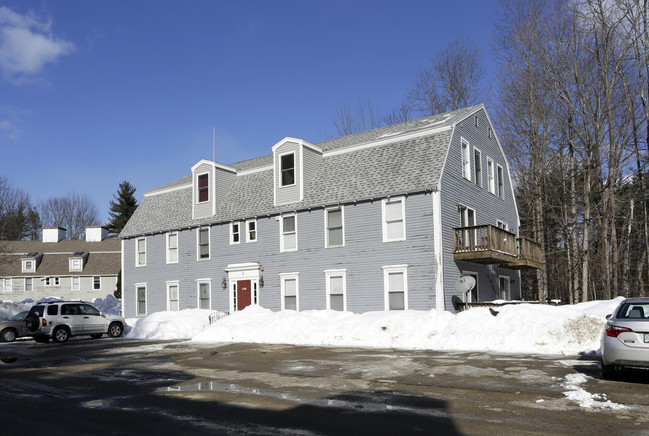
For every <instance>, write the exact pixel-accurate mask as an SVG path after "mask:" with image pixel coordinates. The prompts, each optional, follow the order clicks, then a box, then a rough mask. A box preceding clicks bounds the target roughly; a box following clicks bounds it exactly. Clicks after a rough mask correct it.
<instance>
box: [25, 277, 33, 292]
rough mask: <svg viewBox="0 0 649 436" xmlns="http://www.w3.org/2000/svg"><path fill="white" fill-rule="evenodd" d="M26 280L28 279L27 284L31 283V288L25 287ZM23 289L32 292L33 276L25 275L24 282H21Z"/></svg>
mask: <svg viewBox="0 0 649 436" xmlns="http://www.w3.org/2000/svg"><path fill="white" fill-rule="evenodd" d="M27 280H29V284H30V285H31V287H32V288H31V289H27ZM23 289H24V290H25V292H32V291H33V290H34V278H33V277H25V280H24V283H23Z"/></svg>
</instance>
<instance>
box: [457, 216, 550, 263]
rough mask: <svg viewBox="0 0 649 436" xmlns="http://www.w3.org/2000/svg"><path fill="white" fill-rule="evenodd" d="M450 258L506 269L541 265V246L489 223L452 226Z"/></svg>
mask: <svg viewBox="0 0 649 436" xmlns="http://www.w3.org/2000/svg"><path fill="white" fill-rule="evenodd" d="M453 233H454V238H453V241H454V242H453V244H454V249H453V258H454V259H455V260H463V261H467V262H474V263H481V264H493V265H497V266H501V267H504V268H510V269H533V268H537V269H538V268H543V255H542V251H541V246H540V245H539V244H537V243H536V242H534V241H532V240H530V239H527V238H517V237H516V235H515V234H514V233H511V232H508V231H507V230H503V229H501V228H499V227H496V226H492V225H484V226H473V227H460V228H454V229H453Z"/></svg>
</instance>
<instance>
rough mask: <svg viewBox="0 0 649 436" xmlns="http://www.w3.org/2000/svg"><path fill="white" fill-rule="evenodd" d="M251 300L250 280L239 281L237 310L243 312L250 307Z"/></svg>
mask: <svg viewBox="0 0 649 436" xmlns="http://www.w3.org/2000/svg"><path fill="white" fill-rule="evenodd" d="M251 300H252V299H251V292H250V280H239V281H238V282H237V310H243V309H245V308H246V307H248V306H250V303H251V302H252V301H251Z"/></svg>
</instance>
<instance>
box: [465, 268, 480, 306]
mask: <svg viewBox="0 0 649 436" xmlns="http://www.w3.org/2000/svg"><path fill="white" fill-rule="evenodd" d="M462 275H463V276H471V277H473V278H474V279H475V287H474V288H473V289H475V295H476V298H477V299H478V300H480V286H479V285H478V277H479V274H478V272H477V271H469V270H463V271H462ZM473 289H472V291H473ZM462 301H464V302H465V303H477V301H473V294H472V292H468V293H467V294H466V295H462Z"/></svg>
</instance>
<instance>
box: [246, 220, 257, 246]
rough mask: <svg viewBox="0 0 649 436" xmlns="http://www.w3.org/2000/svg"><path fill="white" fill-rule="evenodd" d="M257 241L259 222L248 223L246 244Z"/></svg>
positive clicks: (250, 221)
mask: <svg viewBox="0 0 649 436" xmlns="http://www.w3.org/2000/svg"><path fill="white" fill-rule="evenodd" d="M255 241H257V220H249V221H246V242H255Z"/></svg>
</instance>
